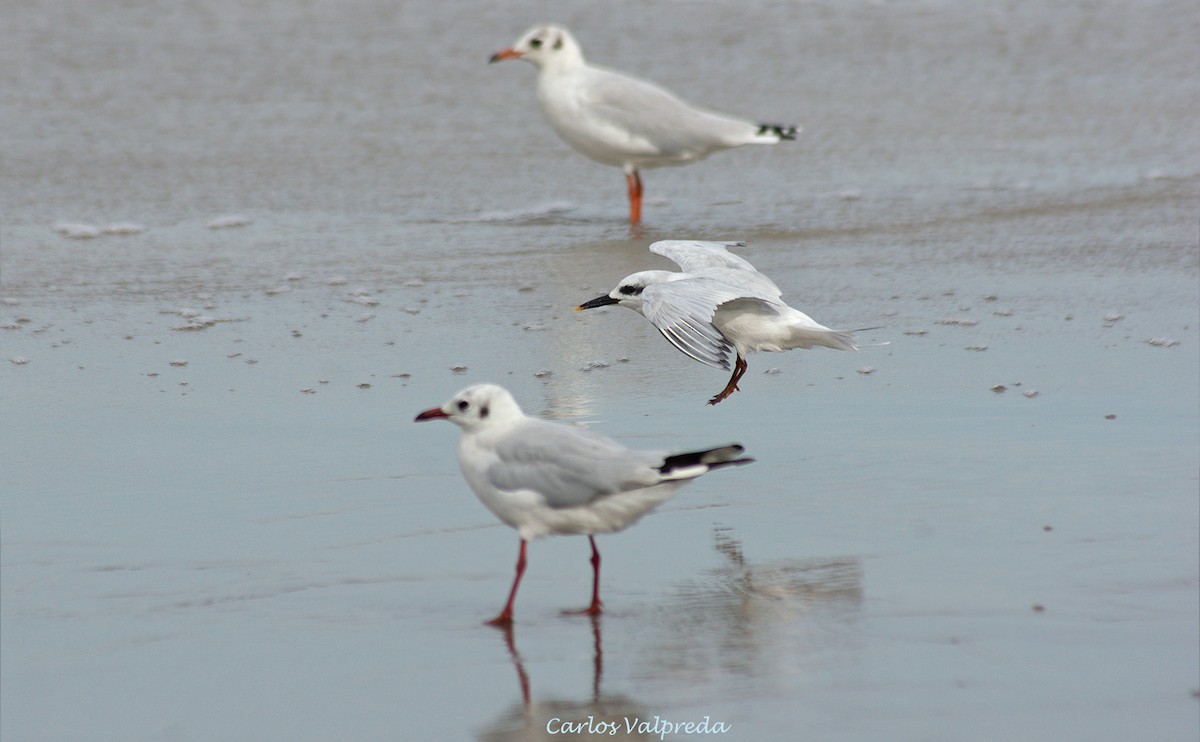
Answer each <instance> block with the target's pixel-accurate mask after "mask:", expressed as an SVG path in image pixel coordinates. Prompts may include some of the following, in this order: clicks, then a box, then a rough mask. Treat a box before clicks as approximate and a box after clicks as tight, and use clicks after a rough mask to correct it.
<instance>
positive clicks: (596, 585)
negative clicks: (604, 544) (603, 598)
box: [563, 535, 601, 616]
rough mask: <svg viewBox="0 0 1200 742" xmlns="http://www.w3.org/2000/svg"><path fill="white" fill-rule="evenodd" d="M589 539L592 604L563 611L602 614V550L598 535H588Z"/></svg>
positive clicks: (567, 612) (576, 613) (566, 612)
mask: <svg viewBox="0 0 1200 742" xmlns="http://www.w3.org/2000/svg"><path fill="white" fill-rule="evenodd" d="M588 541H590V542H591V544H592V558H591V562H592V604H591V605H589V606H588V607H587V608H581V609H580V610H577V611H563V613H565V614H568V615H578V614H585V615H588V616H598V615H600V612H601V609H600V606H601V603H600V551H599V550H598V549H596V537H595V536H591V535H589V536H588Z"/></svg>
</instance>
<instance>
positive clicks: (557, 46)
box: [554, 34, 563, 50]
mask: <svg viewBox="0 0 1200 742" xmlns="http://www.w3.org/2000/svg"><path fill="white" fill-rule="evenodd" d="M562 45H563V40H562V35H561V34H559V35H558V36H555V37H554V48H555V49H556V50H557V49H561V48H562Z"/></svg>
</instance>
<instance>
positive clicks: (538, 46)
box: [529, 39, 542, 49]
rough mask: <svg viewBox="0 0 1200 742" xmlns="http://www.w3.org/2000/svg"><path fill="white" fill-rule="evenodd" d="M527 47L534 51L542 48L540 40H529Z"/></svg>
mask: <svg viewBox="0 0 1200 742" xmlns="http://www.w3.org/2000/svg"><path fill="white" fill-rule="evenodd" d="M529 46H531V47H533V48H534V49H541V48H542V40H541V39H530V40H529Z"/></svg>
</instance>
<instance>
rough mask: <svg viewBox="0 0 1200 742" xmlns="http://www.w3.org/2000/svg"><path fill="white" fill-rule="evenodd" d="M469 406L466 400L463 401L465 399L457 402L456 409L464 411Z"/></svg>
mask: <svg viewBox="0 0 1200 742" xmlns="http://www.w3.org/2000/svg"><path fill="white" fill-rule="evenodd" d="M470 406H471V403H470V402H468V401H467V400H465V399H460V400H458V409H460V410H465V409H467V408H468V407H470Z"/></svg>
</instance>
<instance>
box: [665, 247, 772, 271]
mask: <svg viewBox="0 0 1200 742" xmlns="http://www.w3.org/2000/svg"><path fill="white" fill-rule="evenodd" d="M745 246H746V243H745V242H704V241H701V240H659V241H658V242H655V243H652V244H651V245H650V252H652V253H654V254H655V255H661V256H663V257H664V258H667V259H669V260H673V261H675V263H676V264H678V265H679V267H680V268H682V269H683V270H684V272H685V273H700V272H701V271H705V270H709V269H713V268H728V269H733V270H744V271H750V272H751V273H758V271H757V270H756V269H755V268H754V266H752V265H750V263H749V261H747V260H744V259H742V258H739V257H738V256H737V255H734V254H733V253H731V252H729V250H728V249H727V248H730V247H745Z"/></svg>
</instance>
